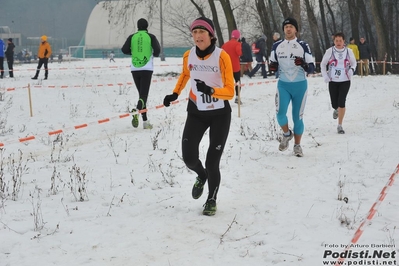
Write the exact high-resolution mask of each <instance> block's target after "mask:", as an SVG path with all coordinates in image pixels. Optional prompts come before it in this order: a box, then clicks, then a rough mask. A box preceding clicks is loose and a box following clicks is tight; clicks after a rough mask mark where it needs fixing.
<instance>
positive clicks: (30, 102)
mask: <svg viewBox="0 0 399 266" xmlns="http://www.w3.org/2000/svg"><path fill="white" fill-rule="evenodd" d="M28 96H29V110H30V117H32V116H33V110H32V96H31V94H30V83H29V84H28Z"/></svg>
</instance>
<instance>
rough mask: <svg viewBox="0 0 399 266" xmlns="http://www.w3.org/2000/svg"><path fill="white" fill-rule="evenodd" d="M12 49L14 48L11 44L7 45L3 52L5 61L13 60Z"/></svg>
mask: <svg viewBox="0 0 399 266" xmlns="http://www.w3.org/2000/svg"><path fill="white" fill-rule="evenodd" d="M14 48H15V45H14V43H12V42H11V43H9V44H8V46H7V49H6V51H5V52H4V54H5V55H6V58H7V60H11V59H14Z"/></svg>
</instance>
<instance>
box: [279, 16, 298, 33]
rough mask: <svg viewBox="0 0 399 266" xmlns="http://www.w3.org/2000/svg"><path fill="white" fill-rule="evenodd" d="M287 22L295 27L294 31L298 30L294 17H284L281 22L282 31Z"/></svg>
mask: <svg viewBox="0 0 399 266" xmlns="http://www.w3.org/2000/svg"><path fill="white" fill-rule="evenodd" d="M287 24H291V25H292V26H294V27H295V29H296V31H299V30H298V22H297V21H296V19H294V18H286V19H285V20H284V22H283V31H284V26H285V25H287Z"/></svg>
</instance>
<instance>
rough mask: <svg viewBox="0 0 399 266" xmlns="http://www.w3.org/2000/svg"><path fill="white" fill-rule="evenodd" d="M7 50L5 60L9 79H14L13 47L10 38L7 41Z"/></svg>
mask: <svg viewBox="0 0 399 266" xmlns="http://www.w3.org/2000/svg"><path fill="white" fill-rule="evenodd" d="M7 44H8V45H7V50H6V52H5V55H6V58H7V65H8V73H9V75H10V78H13V77H14V68H13V65H14V48H15V45H14V43H13V42H12V38H9V39H8V40H7Z"/></svg>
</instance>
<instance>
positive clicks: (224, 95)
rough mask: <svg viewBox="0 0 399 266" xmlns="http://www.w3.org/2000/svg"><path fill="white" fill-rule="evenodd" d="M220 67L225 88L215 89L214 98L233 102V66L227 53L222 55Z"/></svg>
mask: <svg viewBox="0 0 399 266" xmlns="http://www.w3.org/2000/svg"><path fill="white" fill-rule="evenodd" d="M219 65H220V72H221V73H222V82H223V84H224V87H223V88H214V89H215V93H214V94H213V95H212V96H213V97H215V98H218V99H222V100H231V99H233V97H234V76H233V66H232V65H231V60H230V56H229V54H228V53H227V52H226V51H222V52H221V53H220V59H219Z"/></svg>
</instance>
